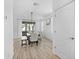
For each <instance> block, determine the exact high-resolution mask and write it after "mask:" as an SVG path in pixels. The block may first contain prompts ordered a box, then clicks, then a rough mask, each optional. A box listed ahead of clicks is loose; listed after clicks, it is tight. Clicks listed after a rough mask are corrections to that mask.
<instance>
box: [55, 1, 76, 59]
mask: <svg viewBox="0 0 79 59" xmlns="http://www.w3.org/2000/svg"><path fill="white" fill-rule="evenodd" d="M74 17H75V15H74V2H72V3H70V4H69V5H67V6H65V7H64V8H61V9H60V10H58V11H56V16H55V17H54V27H53V28H54V39H55V41H54V42H55V46H56V47H55V48H54V50H55V53H56V54H57V55H58V56H59V57H60V58H61V59H75V19H74Z"/></svg>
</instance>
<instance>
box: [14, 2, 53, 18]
mask: <svg viewBox="0 0 79 59" xmlns="http://www.w3.org/2000/svg"><path fill="white" fill-rule="evenodd" d="M52 3H53V2H52V0H14V1H13V6H14V8H13V9H14V15H15V16H18V17H19V16H20V17H26V16H27V17H29V15H30V12H31V11H32V12H33V13H35V14H38V15H46V14H50V13H52Z"/></svg>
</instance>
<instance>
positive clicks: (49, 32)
mask: <svg viewBox="0 0 79 59" xmlns="http://www.w3.org/2000/svg"><path fill="white" fill-rule="evenodd" d="M49 18H51V21H50V24H49V25H46V20H48V19H49ZM43 36H45V37H46V38H48V39H50V40H52V41H53V17H50V15H48V16H47V17H44V18H43Z"/></svg>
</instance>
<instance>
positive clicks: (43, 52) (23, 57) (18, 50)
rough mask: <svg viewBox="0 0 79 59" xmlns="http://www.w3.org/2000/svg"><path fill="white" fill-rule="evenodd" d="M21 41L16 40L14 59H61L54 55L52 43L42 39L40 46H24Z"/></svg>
mask: <svg viewBox="0 0 79 59" xmlns="http://www.w3.org/2000/svg"><path fill="white" fill-rule="evenodd" d="M20 43H21V42H20V39H15V40H14V56H13V59H59V58H58V57H56V56H55V55H54V54H53V53H52V42H51V41H49V40H47V39H42V41H41V42H40V44H39V45H38V46H36V45H33V46H24V47H22V46H21V44H20Z"/></svg>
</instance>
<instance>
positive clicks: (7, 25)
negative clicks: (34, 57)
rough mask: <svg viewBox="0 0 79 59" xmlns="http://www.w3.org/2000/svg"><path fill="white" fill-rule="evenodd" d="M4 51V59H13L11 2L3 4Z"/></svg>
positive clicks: (6, 0)
mask: <svg viewBox="0 0 79 59" xmlns="http://www.w3.org/2000/svg"><path fill="white" fill-rule="evenodd" d="M4 5H5V6H4V16H5V19H4V46H5V47H4V51H5V55H4V58H5V59H12V57H13V0H5V2H4ZM6 16H7V18H6Z"/></svg>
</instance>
